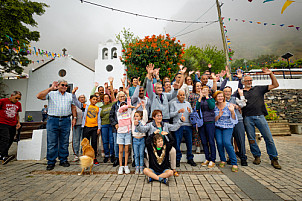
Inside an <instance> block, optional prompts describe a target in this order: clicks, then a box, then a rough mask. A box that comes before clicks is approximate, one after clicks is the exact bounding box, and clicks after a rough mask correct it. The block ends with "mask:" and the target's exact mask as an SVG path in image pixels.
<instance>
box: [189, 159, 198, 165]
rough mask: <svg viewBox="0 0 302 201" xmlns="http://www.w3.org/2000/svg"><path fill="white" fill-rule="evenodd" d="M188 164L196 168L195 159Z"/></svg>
mask: <svg viewBox="0 0 302 201" xmlns="http://www.w3.org/2000/svg"><path fill="white" fill-rule="evenodd" d="M188 164H190V165H191V166H196V163H195V162H194V161H193V159H191V160H188Z"/></svg>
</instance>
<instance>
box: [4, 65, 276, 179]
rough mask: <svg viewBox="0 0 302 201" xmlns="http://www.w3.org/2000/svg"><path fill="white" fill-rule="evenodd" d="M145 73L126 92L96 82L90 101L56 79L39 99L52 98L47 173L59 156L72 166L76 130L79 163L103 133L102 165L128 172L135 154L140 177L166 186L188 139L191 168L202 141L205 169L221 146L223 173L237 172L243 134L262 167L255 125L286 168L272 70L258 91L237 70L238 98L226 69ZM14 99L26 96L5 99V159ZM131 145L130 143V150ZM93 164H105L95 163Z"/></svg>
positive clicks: (243, 159) (243, 155) (149, 68)
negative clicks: (270, 97)
mask: <svg viewBox="0 0 302 201" xmlns="http://www.w3.org/2000/svg"><path fill="white" fill-rule="evenodd" d="M146 71H147V75H146V78H145V80H144V82H141V81H140V79H139V77H132V78H131V81H129V84H128V86H127V87H126V78H125V77H124V78H123V79H122V80H121V82H122V83H121V84H122V87H120V88H119V89H118V90H117V89H114V86H113V80H114V78H113V77H110V78H109V79H108V80H109V84H108V83H105V84H104V86H98V85H99V84H98V83H96V84H95V86H94V88H93V90H92V92H91V95H90V97H89V102H88V101H87V100H86V97H85V96H84V95H78V96H77V95H76V92H77V90H78V87H75V88H74V89H73V90H72V93H68V92H66V90H67V87H68V83H67V81H65V80H60V81H58V82H53V84H52V86H51V87H50V88H48V89H46V90H44V91H41V92H40V93H38V95H37V98H38V99H41V100H48V111H47V114H48V119H47V160H48V165H47V168H46V169H47V170H52V169H54V167H55V163H56V158H58V159H59V160H60V164H59V165H61V166H64V167H68V166H69V165H70V164H69V162H68V155H69V152H68V145H69V133H70V129H71V128H72V129H73V151H74V153H75V155H76V156H75V160H78V157H79V156H80V155H81V149H80V141H81V139H83V138H87V139H89V140H90V142H91V145H92V147H93V149H94V151H95V156H97V155H98V150H99V144H98V141H99V140H98V136H99V135H100V136H101V139H102V145H103V149H104V154H105V156H104V161H103V162H104V163H106V162H108V161H109V160H110V161H111V162H112V163H113V166H117V165H119V168H118V174H123V173H126V174H129V173H130V169H129V167H128V158H129V151H131V152H132V153H133V154H132V155H133V156H132V157H133V160H134V161H135V162H134V164H135V173H136V174H146V175H147V176H148V177H149V181H152V180H158V181H160V182H164V183H167V178H168V177H170V176H172V175H175V176H178V172H177V171H176V168H177V167H179V166H180V161H181V158H182V153H181V149H180V145H181V142H182V138H183V137H184V139H185V143H186V146H187V154H186V157H187V163H188V164H190V165H192V166H196V163H195V162H194V154H193V153H192V147H193V144H194V145H195V146H196V152H197V153H199V152H200V149H201V148H200V147H201V146H200V145H201V144H202V149H203V151H204V153H205V158H206V160H205V161H203V162H202V163H201V165H202V166H206V167H208V168H213V167H214V166H215V162H216V148H217V150H218V153H219V157H220V162H219V167H221V168H223V167H225V165H226V163H228V164H230V165H231V166H232V171H233V172H237V171H238V164H237V157H236V155H237V156H238V158H239V159H240V162H241V165H242V166H247V165H248V164H247V157H246V153H245V133H247V137H248V142H249V144H250V149H251V152H252V154H253V156H254V161H253V163H254V164H256V165H259V164H260V162H261V159H260V156H261V152H260V150H259V147H258V145H257V143H256V140H255V126H256V127H257V128H258V129H259V130H260V132H261V134H262V136H263V138H264V140H265V143H266V148H267V153H268V155H269V157H270V160H271V164H272V166H273V167H275V168H277V169H280V168H281V166H280V165H279V163H278V153H277V150H276V147H275V144H274V141H273V138H272V134H271V132H270V129H269V127H268V124H267V122H266V120H265V115H267V111H266V108H265V104H264V94H265V93H266V92H268V91H269V90H272V89H274V88H276V87H278V86H279V85H278V82H277V79H276V78H275V76H274V74H273V73H272V72H271V71H270V70H269V69H267V68H263V69H262V71H263V74H267V75H269V76H270V78H271V80H272V84H271V85H265V86H252V77H250V76H247V75H246V76H243V74H242V73H241V72H240V71H239V72H238V75H237V79H238V90H236V91H235V92H234V93H232V88H231V87H230V86H228V85H227V83H228V80H229V77H230V76H231V75H230V72H229V71H228V69H227V68H226V70H225V71H222V72H221V73H220V74H219V75H218V76H215V74H214V73H212V72H211V65H209V71H206V72H205V73H204V74H202V75H201V76H200V73H199V72H195V76H192V74H193V73H194V72H188V73H187V72H186V68H185V67H183V66H180V70H179V72H178V73H177V74H176V75H175V77H174V79H173V80H170V78H168V77H165V78H162V80H161V78H160V76H159V71H160V68H154V65H153V64H149V65H148V66H147V67H146ZM224 76H225V78H224ZM192 77H193V78H194V79H192ZM129 85H132V86H129ZM217 88H220V90H217ZM96 90H97V91H96ZM16 95H17V96H18V97H19V96H20V98H21V93H17V92H15V93H13V94H12V95H11V98H10V99H1V100H0V112H1V116H0V131H1V140H0V141H1V143H3V144H5V145H6V146H2V144H1V150H0V151H1V152H0V154H1V157H2V158H5V157H7V156H8V155H7V148H9V146H10V143H9V142H8V141H9V140H8V139H9V137H7V136H9V134H6V138H4V137H3V136H4V133H10V131H8V130H9V129H8V127H7V126H10V127H14V126H16V124H17V123H18V124H19V118H18V116H17V115H15V116H12V115H11V116H8V115H6V114H5V111H7V110H8V109H7V107H8V106H7V105H10V104H13V105H17V103H16V102H15V103H14V102H13V101H14V100H15V99H16V97H15V96H16ZM18 97H17V98H18ZM17 100H18V99H17ZM19 107H20V108H19V109H18V108H17V109H15V114H17V112H18V111H20V110H21V105H20V106H19ZM2 113H3V114H5V115H2ZM8 118H10V121H9V122H10V124H8V123H7V122H8V120H7V119H8ZM13 120H14V121H13ZM13 124H14V125H13ZM18 124H17V126H18ZM10 127H9V128H10ZM3 139H6V140H3ZM7 140H8V141H7ZM215 141H216V143H215ZM129 145H132V146H131V150H129ZM4 147H5V149H4ZM225 151H226V152H227V154H228V158H229V159H228V160H227V157H226V155H225ZM94 164H95V165H98V164H99V162H98V160H97V159H96V158H95V159H94Z"/></svg>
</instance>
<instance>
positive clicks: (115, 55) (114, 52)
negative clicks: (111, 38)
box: [111, 47, 117, 59]
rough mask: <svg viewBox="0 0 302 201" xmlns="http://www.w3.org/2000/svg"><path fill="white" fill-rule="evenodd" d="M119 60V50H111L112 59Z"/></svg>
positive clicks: (114, 48)
mask: <svg viewBox="0 0 302 201" xmlns="http://www.w3.org/2000/svg"><path fill="white" fill-rule="evenodd" d="M114 58H117V49H116V47H113V48H112V49H111V59H114Z"/></svg>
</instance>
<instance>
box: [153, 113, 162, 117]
mask: <svg viewBox="0 0 302 201" xmlns="http://www.w3.org/2000/svg"><path fill="white" fill-rule="evenodd" d="M155 117H163V115H160V114H159V115H156V116H155Z"/></svg>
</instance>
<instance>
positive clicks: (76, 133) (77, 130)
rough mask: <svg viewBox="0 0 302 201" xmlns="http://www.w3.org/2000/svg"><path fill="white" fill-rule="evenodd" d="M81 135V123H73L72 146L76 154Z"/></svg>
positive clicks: (77, 153) (78, 150)
mask: <svg viewBox="0 0 302 201" xmlns="http://www.w3.org/2000/svg"><path fill="white" fill-rule="evenodd" d="M82 135H83V128H82V127H81V125H75V126H74V127H73V132H72V146H73V152H74V154H75V155H77V156H79V152H80V144H81V140H82V138H83V137H82ZM81 153H82V152H81Z"/></svg>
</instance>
